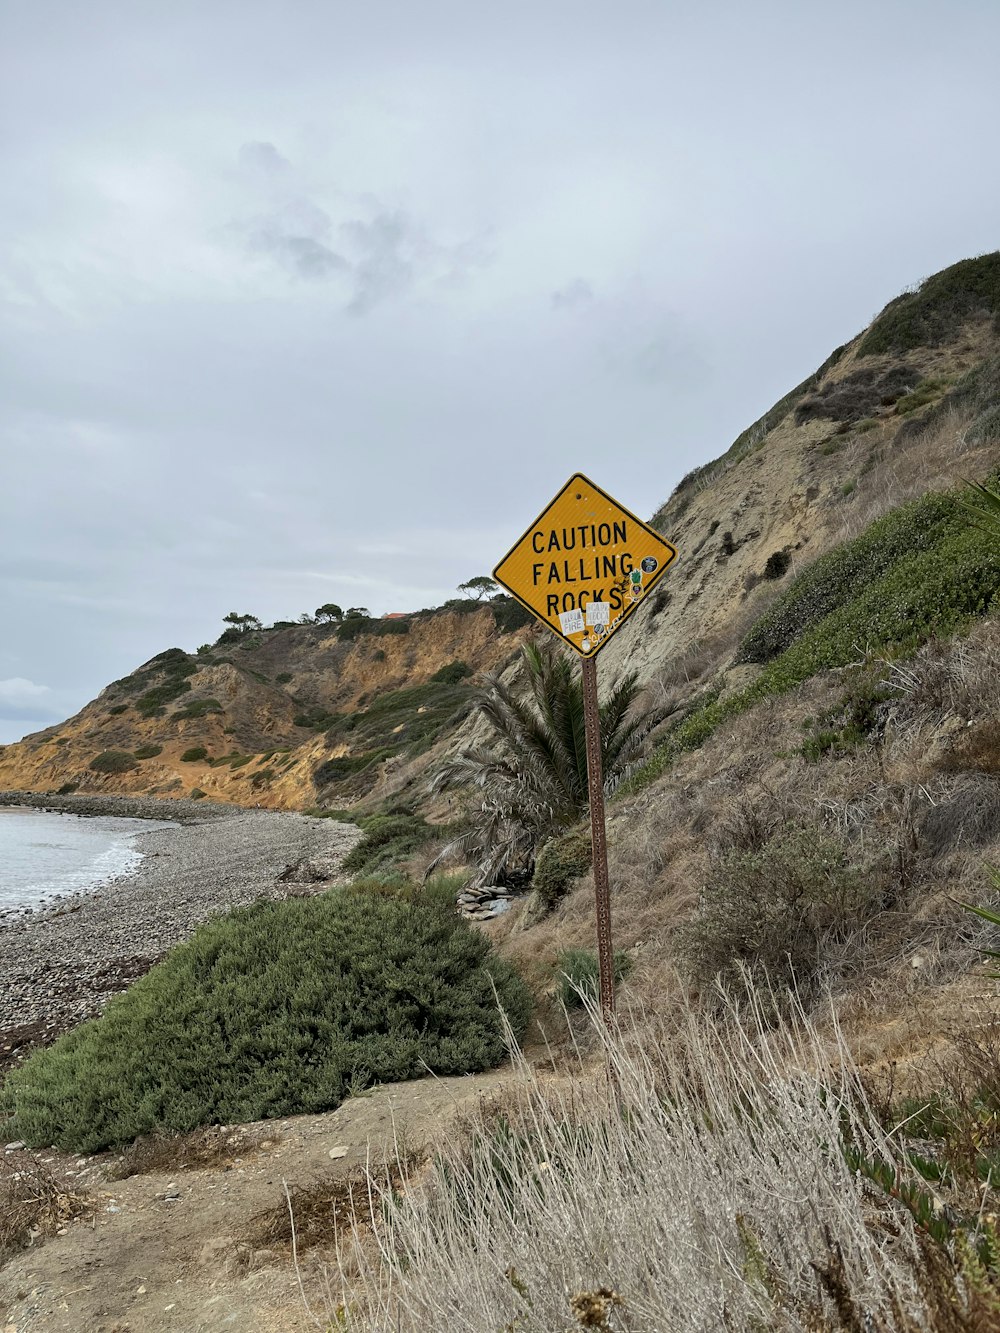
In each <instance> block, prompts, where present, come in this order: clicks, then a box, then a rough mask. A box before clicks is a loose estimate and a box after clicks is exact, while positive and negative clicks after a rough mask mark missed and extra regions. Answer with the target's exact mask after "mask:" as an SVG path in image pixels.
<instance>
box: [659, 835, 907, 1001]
mask: <svg viewBox="0 0 1000 1333" xmlns="http://www.w3.org/2000/svg"><path fill="white" fill-rule="evenodd" d="M881 901H882V892H881V885H880V883H879V877H878V875H877V874H874V873H873V872H872V869H871V868H870V867H868V868H860V867H857V866H854V865H852V864H851V862H850V860H849V858H848V854H847V849H846V848H845V847H844V845H843V844H842V843H840V842H839V841H837V840H836V839H834V838H831V837H829V835H827V834H826V833H824V832H823V831H822V830H820V829H816V828H805V827H800V828H791V829H789V828H784V829H783V830H782V831H781V832H780V833H779V834H777V835H776V836H774V837H773V838H771V839H770V841H767V842H766V843H765V844H764V845H763V847H760V848H757V849H754V850H750V851H742V850H730V851H726V852H723V853H721V854H719V855H716V856H715V857H714V858H713V863H712V867H711V871H710V873H709V878H708V881H707V883H706V884H705V887H704V890H703V892H702V899H701V906H700V909H699V911H698V915H697V916H696V917H695V918H694V920H693V921H691V922H689V923H688V924H687V925H685V926H683V927H682V928H681V931H680V956H681V958H682V959H683V960H684V963H685V966H686V968H687V970H688V971H689V972H690V974H691V976H692V979H693V980H694V981H695V982H696V984H698V985H699V986H701V987H703V988H705V989H706V990H707V989H709V988H710V987H711V986H712V985H713V983H714V982H715V981H716V979H717V978H718V979H720V980H721V981H722V982H723V983H724V985H725V986H726V987H727V988H729V989H730V990H735V991H738V992H744V991H746V990H747V989H748V988H749V989H751V990H756V989H759V990H760V991H761V993H763V992H765V991H766V990H767V988H768V986H769V985H773V986H775V987H777V988H779V989H780V988H784V987H787V986H791V985H793V984H794V985H797V986H798V987H799V990H800V992H801V993H803V994H808V993H809V991H810V989H811V988H812V986H813V985H814V983H815V982H817V981H818V979H819V977H820V975H821V973H822V969H823V964H824V952H825V946H826V944H827V941H828V940H829V938H830V937H831V936H832V935H834V934H840V935H843V934H844V933H845V932H848V931H854V930H858V929H860V928H861V927H862V926H863V925H864V924H865V922H867V921H868V920H870V919H871V918H872V917H873V916H874V915H875V914H876V913H877V912H878V911H879V910H880V908H881Z"/></svg>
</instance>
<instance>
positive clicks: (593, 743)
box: [583, 657, 615, 1026]
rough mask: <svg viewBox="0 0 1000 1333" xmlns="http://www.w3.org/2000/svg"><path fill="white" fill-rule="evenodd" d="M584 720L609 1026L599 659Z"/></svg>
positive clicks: (589, 669) (588, 663)
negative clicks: (598, 701) (598, 692)
mask: <svg viewBox="0 0 1000 1333" xmlns="http://www.w3.org/2000/svg"><path fill="white" fill-rule="evenodd" d="M583 720H584V729H585V733H586V738H587V788H588V791H589V795H590V836H591V844H592V847H593V854H594V899H595V905H596V909H597V959H598V967H599V972H600V979H601V1013H602V1014H603V1016H604V1021H605V1023H606V1024H608V1026H610V1025H611V1021H612V1019H613V1018H614V1013H615V968H614V955H613V952H612V948H611V886H610V883H609V880H608V840H607V835H606V832H605V824H604V766H603V764H602V762H601V714H600V711H599V708H598V703H597V658H596V657H585V658H584V659H583Z"/></svg>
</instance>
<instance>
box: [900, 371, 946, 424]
mask: <svg viewBox="0 0 1000 1333" xmlns="http://www.w3.org/2000/svg"><path fill="white" fill-rule="evenodd" d="M947 383H948V382H947V380H942V379H928V380H921V381H920V383H919V384H918V385H917V387H916V388H915V389H914V390H913V392H912V393H908V394H905V395H904V396H903V397H902V398H900V399H899V401H898V402H897V403H896V411H897V413H898V414H899V415H900V416H907V415H908V414H909V413H911V412H917V411H919V409H920V408H921V407H926V406H927V404H928V403H933V402H934V400H935V399H936V398H940V397H941V394H942V392H943V390H944V389H945V388H946V387H947Z"/></svg>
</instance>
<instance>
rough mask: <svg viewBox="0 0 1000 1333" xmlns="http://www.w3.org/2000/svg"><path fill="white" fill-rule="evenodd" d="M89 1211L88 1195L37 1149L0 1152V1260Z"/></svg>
mask: <svg viewBox="0 0 1000 1333" xmlns="http://www.w3.org/2000/svg"><path fill="white" fill-rule="evenodd" d="M88 1212H89V1205H88V1202H87V1200H86V1198H85V1197H84V1196H83V1195H81V1194H78V1193H77V1192H76V1190H75V1189H74V1188H73V1186H72V1185H71V1184H69V1182H68V1181H67V1180H66V1179H63V1178H62V1177H60V1176H59V1175H57V1174H55V1173H54V1172H53V1171H51V1170H50V1169H49V1167H48V1166H47V1165H46V1164H45V1163H44V1162H43V1161H42V1160H41V1159H40V1158H39V1157H37V1156H36V1155H35V1154H34V1153H32V1152H28V1151H25V1150H23V1149H22V1150H20V1151H16V1152H8V1153H4V1154H3V1156H0V1260H2V1259H4V1258H5V1257H6V1256H7V1255H9V1254H11V1253H13V1252H15V1251H17V1250H20V1249H23V1248H24V1247H25V1246H27V1245H32V1244H34V1243H35V1242H37V1241H39V1240H41V1239H43V1238H45V1237H48V1236H54V1235H55V1234H56V1233H57V1232H59V1231H61V1230H62V1228H63V1227H65V1226H67V1225H68V1224H69V1223H70V1222H71V1221H72V1220H73V1219H74V1218H76V1217H82V1216H85V1215H86V1214H87V1213H88Z"/></svg>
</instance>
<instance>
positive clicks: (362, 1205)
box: [240, 1152, 426, 1254]
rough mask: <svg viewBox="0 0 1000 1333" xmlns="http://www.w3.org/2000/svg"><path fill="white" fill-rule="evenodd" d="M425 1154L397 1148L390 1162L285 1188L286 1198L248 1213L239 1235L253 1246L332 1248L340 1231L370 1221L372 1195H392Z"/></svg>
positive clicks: (354, 1230)
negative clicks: (397, 1151)
mask: <svg viewBox="0 0 1000 1333" xmlns="http://www.w3.org/2000/svg"><path fill="white" fill-rule="evenodd" d="M425 1160H426V1157H425V1155H424V1154H423V1153H405V1152H401V1153H400V1154H399V1155H398V1157H397V1159H396V1160H394V1161H392V1162H389V1163H387V1164H385V1165H382V1166H377V1167H371V1168H369V1169H368V1170H364V1169H357V1170H354V1171H352V1172H351V1173H350V1174H349V1175H348V1176H346V1177H345V1178H344V1179H343V1180H314V1181H312V1182H311V1183H310V1184H308V1185H300V1186H298V1187H296V1188H294V1189H291V1190H290V1191H289V1194H288V1200H287V1201H286V1200H284V1199H283V1200H282V1202H281V1203H280V1204H277V1205H276V1206H275V1207H274V1208H268V1209H265V1210H264V1211H263V1212H260V1213H258V1214H257V1215H256V1216H255V1217H253V1218H252V1219H251V1220H250V1222H249V1223H248V1224H247V1226H246V1229H245V1231H244V1233H243V1235H242V1236H241V1237H240V1239H241V1241H243V1242H244V1243H245V1244H247V1245H249V1246H251V1247H252V1248H254V1249H256V1248H262V1247H267V1246H271V1245H282V1246H287V1247H289V1249H291V1246H292V1244H293V1242H294V1245H295V1249H296V1252H297V1254H302V1253H303V1252H304V1251H305V1250H309V1249H314V1248H316V1247H321V1248H324V1249H334V1248H336V1246H337V1245H338V1244H339V1243H341V1242H343V1240H344V1239H345V1237H347V1236H350V1235H352V1234H354V1235H356V1234H358V1232H359V1231H363V1230H368V1229H370V1228H371V1227H372V1226H373V1225H375V1223H376V1221H377V1216H378V1210H377V1209H376V1210H375V1212H373V1210H372V1201H373V1199H382V1198H383V1197H384V1198H386V1199H388V1200H393V1199H396V1198H398V1197H399V1195H400V1193H401V1191H402V1190H403V1189H404V1188H405V1187H406V1185H407V1184H408V1182H409V1181H410V1180H411V1179H412V1177H413V1176H414V1174H415V1173H416V1172H417V1171H418V1170H419V1169H420V1167H421V1166H422V1165H423V1163H424V1161H425ZM293 1229H294V1234H293Z"/></svg>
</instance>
